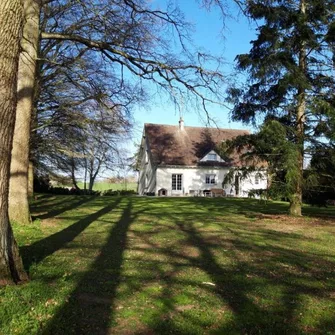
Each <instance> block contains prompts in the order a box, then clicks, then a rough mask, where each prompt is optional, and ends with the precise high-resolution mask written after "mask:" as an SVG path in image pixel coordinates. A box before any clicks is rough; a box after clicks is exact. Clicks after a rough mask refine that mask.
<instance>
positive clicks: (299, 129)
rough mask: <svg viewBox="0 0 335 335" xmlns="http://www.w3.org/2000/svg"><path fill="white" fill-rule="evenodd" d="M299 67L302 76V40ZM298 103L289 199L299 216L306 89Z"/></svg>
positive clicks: (292, 212) (302, 3) (303, 9)
mask: <svg viewBox="0 0 335 335" xmlns="http://www.w3.org/2000/svg"><path fill="white" fill-rule="evenodd" d="M300 13H301V14H302V15H305V14H306V4H305V0H300ZM299 69H300V73H301V75H302V76H305V75H306V45H305V42H304V41H303V42H302V43H301V46H300V52H299ZM297 98H298V105H297V113H296V142H297V162H296V164H297V171H296V176H297V177H296V178H297V179H296V181H295V183H294V190H293V194H292V195H291V199H290V208H289V213H290V215H294V216H301V215H302V212H301V207H302V187H303V169H304V126H305V118H306V117H305V113H306V89H305V88H304V87H300V88H299V89H298V95H297Z"/></svg>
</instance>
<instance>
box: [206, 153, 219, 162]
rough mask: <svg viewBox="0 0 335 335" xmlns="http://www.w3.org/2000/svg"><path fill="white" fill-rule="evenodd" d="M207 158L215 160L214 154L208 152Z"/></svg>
mask: <svg viewBox="0 0 335 335" xmlns="http://www.w3.org/2000/svg"><path fill="white" fill-rule="evenodd" d="M207 160H209V161H216V160H217V158H216V154H208V155H207Z"/></svg>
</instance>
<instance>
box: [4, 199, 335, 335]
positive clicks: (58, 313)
mask: <svg viewBox="0 0 335 335" xmlns="http://www.w3.org/2000/svg"><path fill="white" fill-rule="evenodd" d="M286 210H287V205H286V204H285V203H268V204H264V203H260V202H258V201H257V200H250V199H248V200H242V199H232V198H229V199H222V198H215V199H210V198H174V199H173V198H153V197H149V198H140V197H132V198H119V197H87V196H86V197H84V196H83V197H74V196H57V197H56V196H50V195H49V196H42V195H40V196H39V198H38V200H37V201H35V203H34V204H33V205H32V212H33V215H34V217H35V221H34V223H33V224H32V225H31V226H29V227H19V226H15V227H14V228H15V234H16V237H17V240H18V242H19V244H20V246H21V253H22V255H23V258H24V262H25V266H26V268H27V269H28V270H29V273H30V277H31V282H30V283H28V284H25V285H22V286H19V287H7V288H4V289H2V290H0V306H1V308H0V334H6V335H7V334H93V335H94V334H102V335H103V334H185V335H186V334H335V312H334V311H335V235H334V234H335V209H334V208H327V209H318V208H308V207H307V208H305V210H304V213H305V215H306V216H305V217H304V218H289V217H287V216H286V215H285V213H286Z"/></svg>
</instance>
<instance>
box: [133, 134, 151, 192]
mask: <svg viewBox="0 0 335 335" xmlns="http://www.w3.org/2000/svg"><path fill="white" fill-rule="evenodd" d="M141 146H142V149H141V157H140V171H139V176H138V189H137V192H138V194H140V195H144V194H147V193H151V192H155V189H156V169H155V167H154V166H153V164H152V162H151V157H150V155H149V150H148V145H147V140H146V138H145V137H143V139H142V143H141Z"/></svg>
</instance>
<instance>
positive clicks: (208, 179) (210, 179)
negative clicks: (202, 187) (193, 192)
mask: <svg viewBox="0 0 335 335" xmlns="http://www.w3.org/2000/svg"><path fill="white" fill-rule="evenodd" d="M206 184H212V185H213V184H216V181H215V174H206Z"/></svg>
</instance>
